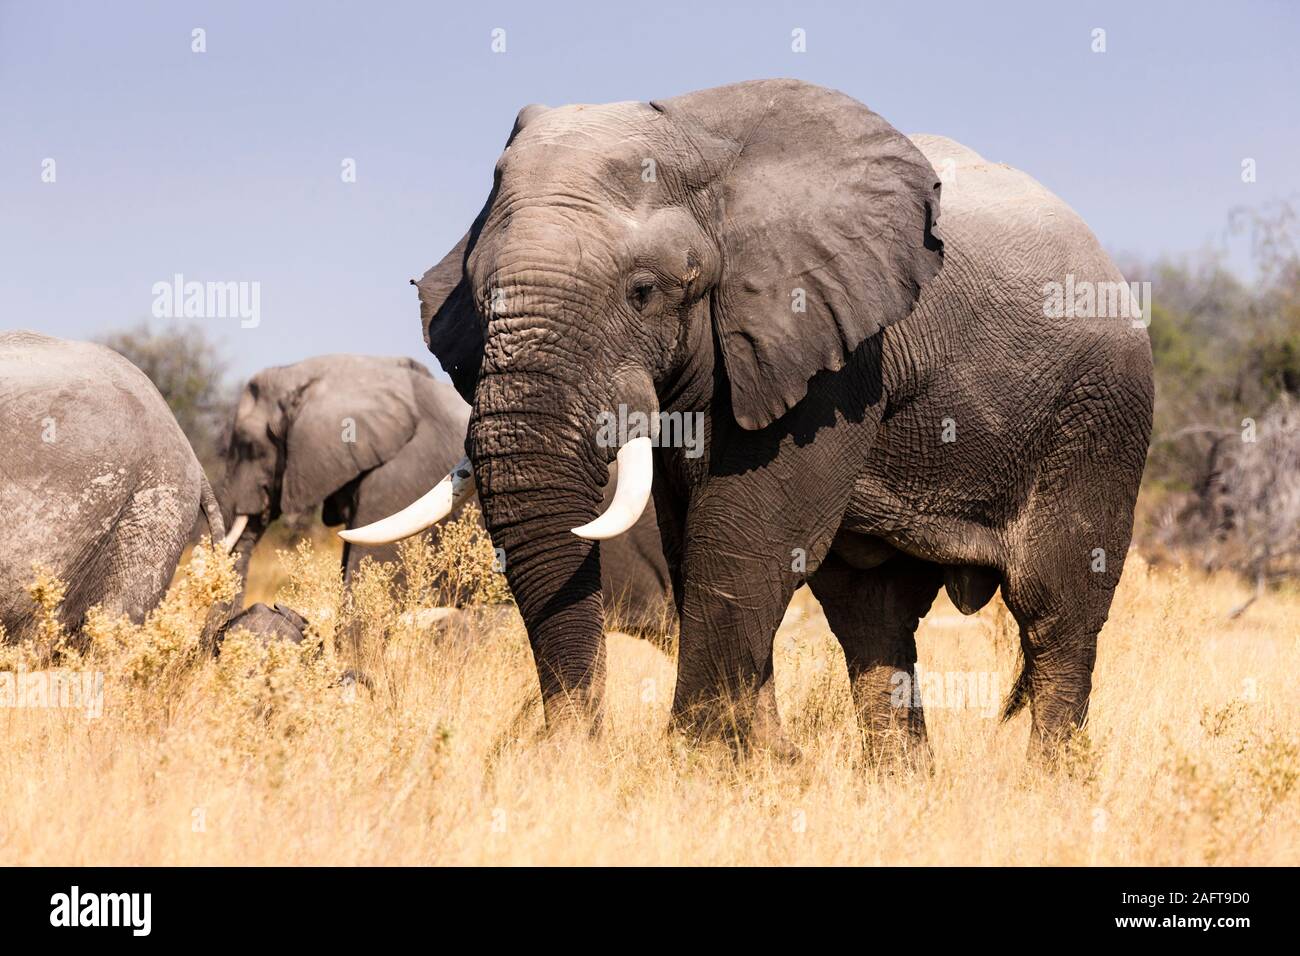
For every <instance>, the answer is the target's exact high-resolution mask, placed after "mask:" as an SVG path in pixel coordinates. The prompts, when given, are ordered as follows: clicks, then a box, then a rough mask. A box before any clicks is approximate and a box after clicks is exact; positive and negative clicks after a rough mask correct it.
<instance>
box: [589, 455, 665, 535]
mask: <svg viewBox="0 0 1300 956" xmlns="http://www.w3.org/2000/svg"><path fill="white" fill-rule="evenodd" d="M653 448H654V446H653V445H652V443H651V441H650V439H649V438H647V437H645V436H644V435H643V436H641V437H640V438H633V439H632V440H631V441H630V442H628V443H627V444H625V445H624V446H623V447H622V448H620V449H619V450H618V484H617V485H616V486H615V487H614V500H613V501H611V502H610V503H609V507H608V508H606V509H605V513H604V514H603V515H601V516H600V517H599V518H597V519H596V520H595V521H592V522H589V523H588V524H584V525H583V526H582V527H581V528H574V529H573V533H574V534H576V535H577V536H578V537H579V538H586V539H587V540H588V541H604V540H605V539H606V538H615V537H618V536H619V535H620V534H622V533H623V532H624V531H626V530H627V529H628V528H630V527H632V525H634V524H636V522H637V519H638V518H640V517H641V512H643V511H645V506H646V502H648V501H649V500H650V485H651V483H652V482H653V480H654V450H653Z"/></svg>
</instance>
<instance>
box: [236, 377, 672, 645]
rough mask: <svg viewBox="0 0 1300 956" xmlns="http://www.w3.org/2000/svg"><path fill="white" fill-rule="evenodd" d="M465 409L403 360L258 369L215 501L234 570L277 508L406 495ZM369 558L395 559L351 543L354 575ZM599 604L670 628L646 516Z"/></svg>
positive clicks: (398, 504) (451, 443)
mask: <svg viewBox="0 0 1300 956" xmlns="http://www.w3.org/2000/svg"><path fill="white" fill-rule="evenodd" d="M468 420H469V406H468V405H466V404H465V401H464V399H462V398H461V397H460V395H458V394H457V393H456V390H455V389H454V388H452V387H451V386H450V385H449V384H447V383H446V382H440V381H438V380H437V379H435V378H434V377H433V376H432V375H430V374H429V371H428V369H426V368H425V367H424V366H423V365H421V364H420V363H419V362H416V361H414V360H413V359H408V358H385V357H376V356H367V355H321V356H317V357H315V358H310V359H307V360H305V361H302V362H297V363H295V364H293V365H285V366H280V367H276V368H268V369H263V370H262V371H260V372H258V373H257V374H256V375H254V376H253V377H252V378H251V379H250V380H249V382H248V384H247V386H245V388H244V391H243V394H242V395H241V396H240V400H239V405H238V409H237V411H236V413H235V420H234V424H233V427H232V432H231V439H230V445H229V451H228V454H227V459H226V480H225V483H224V485H223V489H222V492H221V497H222V504H223V505H224V506H225V511H226V513H227V514H230V515H232V516H233V517H232V520H231V530H230V536H229V537H228V538H227V546H228V547H232V548H234V549H236V550H237V551H238V553H239V559H238V563H237V565H236V567H237V569H238V570H239V572H240V575H241V577H244V576H245V575H246V573H247V568H248V562H249V558H250V556H251V555H252V552H253V549H254V548H255V547H256V546H257V542H258V540H259V539H260V538H261V536H262V534H263V533H264V532H265V530H266V528H267V526H268V525H269V524H270V523H271V522H272V521H274V520H275V519H276V518H277V517H279V516H280V514H282V513H293V512H300V511H305V510H307V509H309V508H315V507H317V506H319V505H322V504H323V505H324V508H323V510H322V517H323V520H324V522H325V524H327V525H340V524H341V525H346V526H347V527H349V528H355V527H358V526H360V525H365V524H368V523H370V522H373V521H375V520H376V519H378V518H381V517H383V516H384V515H386V514H390V513H392V512H393V511H396V510H398V509H400V508H403V507H405V506H406V505H408V504H410V502H411V501H413V500H414V499H416V498H418V497H419V496H420V494H421V493H422V492H424V491H425V490H426V489H427V487H428V482H429V475H430V474H440V473H442V472H445V471H447V469H448V468H450V467H451V466H452V464H453V463H454V462H455V461H456V460H457V459H458V458H460V457H461V455H462V454H463V453H464V452H463V445H464V438H465V427H466V423H467V422H468ZM366 555H370V556H372V557H374V558H375V559H376V560H380V561H391V560H394V559H395V558H396V548H395V547H394V546H393V545H391V544H390V545H380V546H377V547H366V546H364V545H362V544H357V543H347V544H345V545H344V549H343V560H342V564H343V573H344V577H345V579H346V578H350V577H351V576H352V575H353V574H354V573H355V572H356V569H357V566H358V565H359V564H360V562H361V559H362V558H363V557H365V556H366ZM609 557H610V560H609V561H608V562H607V566H606V568H605V575H604V578H605V583H604V593H605V597H606V606H607V607H609V608H611V609H616V613H617V615H618V619H619V624H620V626H622V627H624V628H626V629H627V630H629V631H632V632H634V633H646V634H661V633H663V632H664V631H665V630H669V631H671V630H672V627H671V618H672V613H671V602H670V600H669V597H668V594H669V589H670V584H669V581H668V569H667V566H666V565H665V563H664V559H663V554H662V552H661V550H660V547H659V532H658V530H657V528H656V526H655V523H654V516H653V515H650V514H647V515H646V516H645V518H644V519H643V520H642V521H641V522H639V523H638V525H637V526H636V527H634V528H633V529H632V530H631V532H630V533H629V534H628V535H627V536H626V538H625V539H623V540H621V541H620V542H619V546H618V547H617V548H615V549H614V551H613V553H612V554H610V556H609Z"/></svg>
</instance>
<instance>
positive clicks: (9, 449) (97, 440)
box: [0, 332, 220, 639]
mask: <svg viewBox="0 0 1300 956" xmlns="http://www.w3.org/2000/svg"><path fill="white" fill-rule="evenodd" d="M0 383H3V384H0V398H2V399H3V408H4V412H3V415H2V416H0V442H3V445H4V447H5V449H6V455H5V460H6V465H5V482H4V484H3V486H0V514H4V516H5V533H4V534H3V535H0V588H2V589H3V592H2V593H0V623H3V625H4V627H5V630H6V632H7V635H8V637H9V638H10V639H22V638H24V637H27V636H30V634H31V631H32V627H33V621H34V615H35V614H36V608H35V606H34V605H33V603H32V601H31V599H30V597H29V595H28V593H27V590H26V586H27V585H28V584H30V583H31V581H32V580H33V578H34V576H35V570H34V569H35V568H36V567H37V566H40V567H42V568H44V569H47V570H48V571H50V572H51V573H52V574H53V575H54V576H55V577H57V578H59V579H60V580H62V581H63V582H64V583H65V584H66V585H67V592H66V594H65V597H64V601H63V605H62V618H63V621H64V623H65V625H67V626H68V627H70V628H73V629H75V628H77V627H79V626H80V624H81V622H82V619H83V618H84V615H85V612H86V610H87V609H89V608H90V607H91V606H93V605H96V604H100V605H102V606H104V607H105V608H106V609H107V610H109V611H110V612H121V613H125V614H127V615H129V616H130V617H131V618H132V619H134V620H140V619H141V618H142V617H143V615H144V614H145V613H146V612H147V611H148V610H149V609H151V608H152V607H153V606H154V605H155V604H156V603H157V602H158V600H159V599H160V598H161V596H162V594H163V593H164V592H165V591H166V589H167V586H168V584H169V583H170V581H171V577H172V575H173V573H174V572H175V569H176V564H177V562H178V561H179V559H180V555H181V552H182V551H183V550H184V547H185V545H186V543H187V541H188V538H189V534H190V531H191V529H192V528H193V526H194V523H195V520H196V519H197V517H198V513H199V509H200V501H201V497H202V496H203V489H204V485H205V478H204V476H203V471H202V468H201V466H200V465H199V463H198V460H197V459H196V458H195V456H194V452H193V450H192V449H191V448H190V446H189V443H188V441H187V440H186V438H185V436H184V434H183V433H182V432H181V430H180V426H178V425H177V424H176V420H175V419H174V418H173V416H172V414H171V411H170V409H168V407H167V404H166V402H165V401H164V400H163V398H162V396H161V395H160V394H159V393H158V391H157V389H156V388H154V386H153V385H152V383H150V381H149V380H148V378H146V377H145V376H144V374H143V373H142V372H140V371H139V370H138V369H137V368H135V366H133V365H131V364H130V363H129V362H127V361H126V359H124V358H122V357H121V356H119V355H117V354H116V353H115V352H112V351H111V350H109V349H107V348H104V347H102V346H99V345H93V344H90V343H85V342H73V341H65V340H60V339H55V338H51V337H48V336H44V335H39V334H36V333H30V332H14V333H6V334H5V335H3V336H0ZM215 517H216V521H217V526H218V527H219V524H220V517H219V516H215Z"/></svg>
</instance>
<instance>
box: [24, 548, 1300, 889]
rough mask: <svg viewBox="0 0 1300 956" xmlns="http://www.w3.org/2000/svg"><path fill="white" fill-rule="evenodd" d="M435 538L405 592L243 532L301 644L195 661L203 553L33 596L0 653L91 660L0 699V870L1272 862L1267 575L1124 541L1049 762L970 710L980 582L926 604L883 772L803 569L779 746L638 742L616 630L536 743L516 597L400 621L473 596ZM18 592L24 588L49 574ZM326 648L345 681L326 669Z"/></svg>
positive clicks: (258, 589) (648, 669) (998, 670)
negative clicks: (48, 697)
mask: <svg viewBox="0 0 1300 956" xmlns="http://www.w3.org/2000/svg"><path fill="white" fill-rule="evenodd" d="M445 534H446V535H447V538H446V539H445V541H444V544H445V545H446V547H444V548H442V549H433V548H429V547H421V546H415V547H411V548H409V549H408V550H407V551H406V553H405V556H404V560H405V562H406V563H407V566H408V576H409V581H410V583H409V585H408V586H404V587H397V586H395V585H394V582H393V580H392V578H391V570H390V569H385V568H382V567H377V566H371V567H369V568H367V569H366V573H364V574H363V576H362V578H361V580H360V581H359V582H358V584H357V585H356V587H355V588H354V590H353V593H352V595H351V597H345V595H344V594H343V593H342V589H341V587H340V586H339V583H338V581H337V577H336V572H337V567H338V564H337V560H338V559H337V552H336V551H335V550H334V545H333V543H332V542H330V541H329V539H327V538H324V537H319V536H318V537H317V538H316V540H315V541H314V542H308V543H305V544H303V545H301V546H299V547H298V548H297V549H292V550H282V551H280V552H278V553H277V552H273V551H272V550H271V549H270V548H264V549H262V550H259V553H258V555H257V556H256V557H255V560H254V565H253V570H252V574H251V576H250V593H249V595H248V601H249V602H251V601H254V600H259V599H260V600H268V599H271V598H278V599H279V600H281V601H284V602H285V603H287V604H289V605H291V606H293V607H296V608H298V609H300V610H302V611H303V612H304V613H306V614H307V615H308V617H310V618H312V619H313V620H314V622H316V623H315V633H314V634H313V635H312V639H311V640H309V641H308V642H307V644H305V645H304V647H303V648H301V649H300V648H297V647H294V646H292V645H277V646H273V647H270V648H266V647H263V646H262V645H261V644H259V643H257V642H256V641H253V640H250V639H246V638H241V637H235V638H232V639H230V640H229V641H228V642H227V644H226V645H225V647H224V650H223V652H222V654H221V656H220V657H219V658H217V659H216V660H213V659H212V658H210V657H207V656H205V655H202V654H201V653H200V651H199V642H200V634H201V630H202V625H203V617H204V612H205V611H206V609H207V607H208V606H209V605H210V604H211V603H212V602H213V601H214V600H219V599H221V598H222V597H223V596H226V595H228V594H229V593H230V591H231V588H232V584H233V579H232V577H231V574H230V570H229V563H228V561H227V559H225V558H222V557H217V556H216V555H213V554H211V553H210V552H204V553H203V554H202V555H201V556H200V557H199V559H198V560H191V561H190V562H189V563H188V564H187V566H186V568H185V569H184V571H183V573H181V574H180V575H178V578H177V581H176V583H175V584H174V585H173V589H172V592H171V593H170V595H169V597H168V599H167V601H166V602H165V603H164V604H163V605H162V606H161V607H160V608H159V609H158V610H157V611H156V612H155V613H154V614H153V615H152V616H151V617H150V619H149V620H148V621H147V622H146V623H145V624H144V625H143V626H140V627H132V626H130V625H129V624H126V623H124V622H114V621H110V620H108V619H107V618H105V617H103V616H99V617H96V618H95V619H94V620H92V621H91V622H90V623H89V625H88V626H87V628H86V632H87V634H86V636H85V639H84V640H82V641H75V640H70V639H69V638H68V636H67V635H64V634H62V633H61V632H60V629H59V628H58V626H57V624H56V623H55V622H54V618H53V617H52V616H51V617H50V618H49V620H48V624H47V627H46V631H45V634H44V636H43V638H42V640H41V642H39V645H38V646H36V647H24V648H16V647H12V646H10V647H6V648H0V654H3V658H0V670H9V671H13V672H15V677H16V678H19V679H21V678H23V674H24V672H27V673H28V674H29V675H30V672H32V671H36V670H39V669H41V668H45V667H50V666H52V665H57V666H60V667H63V668H69V669H74V670H91V671H99V672H102V673H103V674H104V675H105V695H104V698H103V710H102V715H101V716H99V717H97V718H88V717H87V716H86V714H85V713H84V711H83V710H80V709H73V708H54V707H44V708H38V707H14V706H8V707H4V708H0V726H2V727H3V733H4V741H5V747H4V750H3V754H0V864H6V865H9V864H77V865H82V864H128V865H129V864H162V865H175V864H181V865H184V864H290V865H301V864H353V863H359V864H760V865H761V864H1139V865H1163V864H1173V865H1180V864H1207V863H1208V864H1295V863H1296V862H1298V861H1300V725H1298V723H1297V719H1296V717H1297V713H1298V712H1300V710H1298V707H1297V705H1298V704H1300V687H1298V686H1297V681H1296V674H1297V673H1300V623H1298V622H1300V596H1298V595H1296V594H1294V593H1269V594H1266V595H1264V596H1263V597H1262V598H1260V599H1259V600H1258V601H1256V602H1255V603H1254V604H1253V605H1252V606H1251V607H1250V609H1249V611H1248V612H1247V613H1245V614H1244V615H1242V616H1240V617H1239V618H1237V619H1235V620H1231V621H1230V620H1228V613H1229V611H1230V609H1232V608H1233V607H1235V606H1237V605H1240V604H1241V603H1242V602H1243V601H1244V600H1245V599H1246V597H1247V596H1248V593H1249V591H1248V589H1247V588H1246V587H1244V586H1242V585H1241V584H1240V583H1238V582H1237V580H1236V579H1234V578H1231V577H1229V576H1227V575H1226V574H1225V575H1221V576H1215V577H1203V576H1197V575H1193V574H1191V573H1189V572H1185V571H1181V570H1175V569H1168V570H1166V569H1163V568H1150V567H1148V566H1147V565H1146V564H1145V563H1144V562H1142V560H1141V559H1140V558H1132V559H1130V564H1129V567H1128V568H1127V570H1126V573H1125V575H1124V579H1123V584H1122V586H1121V589H1120V592H1119V594H1118V596H1117V599H1116V603H1115V607H1114V609H1113V611H1112V614H1111V619H1110V622H1109V623H1108V624H1107V626H1106V629H1105V631H1104V632H1103V634H1102V637H1101V642H1100V650H1099V654H1098V660H1097V668H1096V672H1095V684H1094V691H1093V698H1092V717H1091V720H1090V723H1089V725H1088V728H1087V730H1086V732H1085V733H1083V734H1080V735H1079V736H1078V737H1077V738H1076V739H1075V741H1074V742H1073V744H1072V746H1071V749H1070V752H1069V755H1068V757H1067V758H1066V760H1065V765H1064V768H1063V770H1062V771H1061V772H1058V773H1056V774H1046V773H1043V772H1040V771H1038V770H1034V769H1032V768H1030V767H1029V766H1028V765H1027V763H1026V759H1025V751H1026V742H1027V734H1028V729H1029V721H1028V714H1027V713H1022V714H1021V715H1020V716H1018V717H1017V718H1015V719H1014V720H1013V721H1011V722H1010V723H1008V724H1002V723H1001V722H1000V721H999V720H998V718H997V716H996V712H997V710H998V704H999V703H1000V699H1001V697H1002V696H1003V695H1004V694H1005V693H1006V691H1007V689H1008V688H1009V687H1010V686H1011V682H1012V680H1013V678H1014V676H1015V672H1016V669H1017V665H1018V662H1017V658H1016V638H1015V631H1014V625H1013V622H1012V621H1011V619H1010V616H1009V614H1008V613H1007V612H1006V611H1005V609H1004V608H1003V607H1002V605H1001V603H1000V601H998V600H996V599H995V600H994V602H993V603H992V604H991V605H990V606H989V607H988V608H986V609H985V610H984V611H982V612H981V613H980V614H978V615H975V616H973V617H970V618H965V617H962V616H961V615H959V614H958V613H957V612H956V610H955V609H954V608H953V607H952V606H951V605H950V604H949V603H948V602H947V600H946V599H945V598H943V597H942V596H941V597H940V599H939V601H938V602H936V605H935V607H934V609H933V610H932V611H931V613H930V615H929V616H928V617H927V618H926V619H925V621H924V622H923V623H922V625H921V628H920V631H919V635H918V644H919V647H920V658H921V659H920V665H921V667H922V668H923V671H924V672H928V673H930V674H938V675H941V676H940V677H939V678H938V679H937V680H938V683H937V684H936V683H935V682H933V681H930V682H924V680H923V684H922V690H923V693H924V692H930V693H929V698H930V699H928V700H927V702H926V705H927V710H926V718H927V721H928V723H929V728H930V735H931V741H932V744H933V748H934V762H933V772H932V773H930V774H917V773H908V772H902V773H889V772H883V771H881V770H879V769H877V768H873V767H872V766H870V765H868V764H867V762H866V761H865V760H864V758H863V756H862V751H861V746H860V741H859V738H858V735H857V731H856V726H855V723H854V720H853V717H852V712H851V703H850V698H849V689H848V680H847V677H846V674H845V670H844V663H843V657H842V655H841V653H840V651H839V648H838V645H837V644H836V643H835V641H834V639H833V638H832V636H831V635H830V632H829V631H828V629H827V627H826V624H825V620H824V619H823V617H822V615H821V612H820V610H819V608H818V607H817V605H816V602H815V601H814V600H813V599H812V597H811V596H810V595H809V594H808V593H807V592H806V591H803V592H800V594H799V595H798V596H797V597H796V600H795V603H794V605H793V606H792V608H791V611H790V613H789V614H788V615H787V617H786V620H785V622H784V624H783V626H782V628H781V631H780V634H779V636H778V639H777V677H778V697H779V702H780V706H781V710H782V714H783V716H784V719H785V722H786V724H787V727H788V729H789V731H790V733H791V735H792V737H793V738H794V739H795V741H796V742H797V743H798V744H799V745H800V746H801V747H802V749H803V753H804V757H803V759H802V760H801V761H799V762H797V763H794V764H784V763H780V762H777V761H776V760H774V759H772V758H770V757H767V756H750V757H742V758H739V759H738V758H736V757H734V756H733V755H732V754H731V752H730V751H729V750H728V749H727V748H725V747H724V746H722V745H716V746H714V745H708V746H697V745H692V744H688V743H687V742H686V741H685V740H683V739H682V738H680V737H678V736H675V735H669V734H666V733H665V731H664V727H665V724H666V721H667V717H668V709H669V704H670V701H671V698H672V688H673V673H674V666H673V661H672V659H671V658H670V657H668V656H665V655H664V654H663V653H661V652H660V651H659V650H657V649H656V648H655V647H654V646H652V645H651V644H649V643H647V642H644V641H640V640H634V639H632V638H629V637H626V636H624V635H620V634H617V633H614V634H611V636H610V639H609V681H608V712H607V720H606V729H605V733H604V734H603V736H601V737H599V738H597V739H594V740H589V739H586V738H583V739H574V738H570V737H561V738H554V737H546V736H543V735H541V734H539V731H540V729H541V725H542V718H541V708H540V702H539V700H538V693H537V689H536V675H535V672H534V670H533V665H532V661H531V658H530V655H529V650H528V645H527V640H526V636H525V633H524V630H523V627H522V624H521V623H520V622H519V620H518V617H517V615H515V614H514V613H513V612H512V611H510V612H507V613H506V614H505V615H504V616H502V615H499V614H498V615H493V614H484V615H476V614H473V613H471V614H470V615H468V618H469V620H468V622H467V623H465V622H463V623H462V625H458V626H457V627H454V628H452V629H450V630H448V629H446V628H431V629H421V628H419V627H417V626H416V625H415V624H413V623H411V619H410V617H409V616H408V618H407V619H406V621H405V622H404V620H403V618H402V615H403V613H404V612H405V611H408V610H411V609H412V608H415V607H417V606H419V605H422V604H427V603H429V595H428V593H427V592H428V585H427V582H429V581H431V580H434V578H433V577H432V574H433V573H434V572H435V571H437V570H440V569H441V570H442V571H444V572H447V571H449V572H450V580H451V581H452V582H453V586H454V587H456V588H457V589H458V591H459V593H460V595H461V596H462V598H465V597H467V596H468V597H470V598H471V600H472V599H473V598H474V597H477V598H479V599H483V598H492V597H496V596H498V595H499V593H500V590H499V589H500V579H499V578H497V577H495V576H494V575H493V574H492V573H491V571H490V568H489V567H488V564H487V562H488V560H489V559H490V554H491V552H490V547H489V546H488V545H487V542H486V541H485V540H483V538H482V537H481V536H479V535H478V534H477V533H476V532H475V531H474V530H473V529H472V527H471V526H469V525H468V524H463V523H462V524H457V525H453V526H452V527H451V528H450V529H449V530H448V531H447V532H445ZM33 595H34V597H35V598H36V599H37V600H38V601H39V602H41V603H42V604H43V606H47V607H49V608H53V607H54V606H55V604H56V603H57V599H58V584H57V582H53V581H50V580H47V579H46V580H42V581H41V582H40V583H39V584H38V585H37V586H35V588H34V591H33ZM313 612H314V613H313ZM475 620H479V623H477V624H476V623H474V621H475ZM352 635H355V636H356V640H355V642H354V640H353V637H352ZM358 644H359V646H357V645H358ZM350 666H359V667H360V668H361V669H362V670H363V671H364V672H365V673H366V674H367V675H369V677H370V679H371V680H372V682H373V685H374V686H373V692H372V691H370V690H367V689H366V688H365V687H363V686H357V685H352V686H340V685H339V681H338V677H339V674H340V673H341V672H342V671H343V670H345V669H346V668H347V667H350ZM971 674H974V675H975V677H974V678H973V679H971V680H969V681H967V680H966V675H971ZM927 680H928V679H927ZM945 680H951V682H952V683H951V686H949V684H947V683H944V681H945ZM959 685H960V687H959Z"/></svg>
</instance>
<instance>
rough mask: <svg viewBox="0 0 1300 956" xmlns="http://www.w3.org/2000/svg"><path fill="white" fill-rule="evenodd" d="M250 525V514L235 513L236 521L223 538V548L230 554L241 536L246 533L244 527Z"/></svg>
mask: <svg viewBox="0 0 1300 956" xmlns="http://www.w3.org/2000/svg"><path fill="white" fill-rule="evenodd" d="M247 526H248V515H235V523H234V524H232V525H231V526H230V531H229V532H227V533H226V536H225V537H224V538H222V539H221V549H222V550H223V551H225V552H226V554H229V553H230V551H231V549H232V548H234V546H235V545H236V544H238V543H239V536H240V535H241V534H243V533H244V528H246V527H247Z"/></svg>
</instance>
